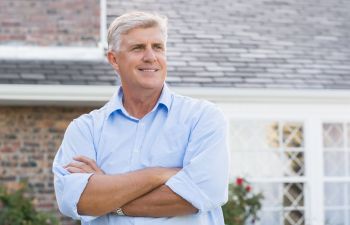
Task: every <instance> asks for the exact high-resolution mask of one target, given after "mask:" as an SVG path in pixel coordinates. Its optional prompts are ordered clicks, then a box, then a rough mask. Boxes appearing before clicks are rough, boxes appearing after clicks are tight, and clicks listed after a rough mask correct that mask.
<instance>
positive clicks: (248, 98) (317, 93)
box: [0, 84, 350, 106]
mask: <svg viewBox="0 0 350 225" xmlns="http://www.w3.org/2000/svg"><path fill="white" fill-rule="evenodd" d="M171 89H172V90H174V91H175V92H177V93H179V94H182V95H187V96H190V97H194V98H200V99H207V100H209V101H213V102H221V103H284V104H293V103H298V104H350V90H299V89H298V90H295V89H288V90H286V89H234V88H210V87H172V88H171ZM115 90H116V88H115V86H96V85H90V86H86V85H21V84H0V105H60V106H100V105H103V104H104V103H105V102H107V101H108V100H109V99H110V97H111V96H112V95H113V93H114V91H115Z"/></svg>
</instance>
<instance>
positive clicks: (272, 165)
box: [230, 119, 305, 225]
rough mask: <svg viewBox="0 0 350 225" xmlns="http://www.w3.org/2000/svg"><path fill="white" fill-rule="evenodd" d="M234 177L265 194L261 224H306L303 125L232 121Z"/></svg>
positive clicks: (300, 123) (296, 123)
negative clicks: (251, 184) (243, 179)
mask: <svg viewBox="0 0 350 225" xmlns="http://www.w3.org/2000/svg"><path fill="white" fill-rule="evenodd" d="M230 134H231V138H230V141H231V145H230V146H231V148H232V153H231V156H232V159H231V166H232V167H231V171H232V176H233V177H235V176H243V177H246V178H248V180H249V181H251V182H252V183H253V187H254V188H256V189H257V190H259V191H262V192H263V193H264V196H265V199H264V201H263V211H262V213H261V221H260V222H259V224H262V225H264V224H268V225H279V224H284V225H303V224H305V216H304V215H305V203H304V201H305V197H304V193H305V191H304V186H305V185H304V180H305V179H303V178H304V176H305V162H304V161H305V159H304V125H303V123H302V122H299V121H267V120H237V119H233V120H231V121H230Z"/></svg>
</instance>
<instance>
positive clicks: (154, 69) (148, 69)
mask: <svg viewBox="0 0 350 225" xmlns="http://www.w3.org/2000/svg"><path fill="white" fill-rule="evenodd" d="M138 70H139V71H142V72H157V71H158V70H159V69H157V68H138Z"/></svg>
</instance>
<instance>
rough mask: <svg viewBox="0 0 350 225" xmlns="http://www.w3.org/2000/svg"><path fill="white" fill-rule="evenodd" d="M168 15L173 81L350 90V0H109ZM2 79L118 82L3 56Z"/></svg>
mask: <svg viewBox="0 0 350 225" xmlns="http://www.w3.org/2000/svg"><path fill="white" fill-rule="evenodd" d="M107 10H108V21H109V22H110V21H111V20H112V19H114V18H115V16H118V15H120V14H122V13H124V12H126V11H131V10H146V11H156V12H159V13H161V14H165V15H167V16H168V18H169V40H168V67H169V70H168V83H169V84H170V85H172V86H189V87H191V86H207V87H235V88H288V89H290V88H298V89H299V88H301V89H350V14H349V11H350V1H347V0H321V1H314V0H304V1H295V0H251V1H238V0H236V1H232V0H217V1H209V0H192V1H182V0H179V1H167V0H157V1H155V0H148V1H144V0H133V1H112V0H109V1H108V6H107ZM0 83H38V84H48V83H49V84H53V83H56V84H86V85H94V84H106V85H114V84H115V73H114V72H113V70H112V68H111V67H110V66H109V65H108V64H107V63H106V62H91V61H89V62H65V61H56V62H53V61H19V62H14V61H0Z"/></svg>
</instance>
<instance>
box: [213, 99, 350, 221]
mask: <svg viewBox="0 0 350 225" xmlns="http://www.w3.org/2000/svg"><path fill="white" fill-rule="evenodd" d="M218 104H219V105H220V107H221V108H222V110H223V112H224V113H225V115H226V116H227V118H228V120H233V119H234V120H239V119H243V120H275V121H281V120H282V121H301V122H303V124H304V143H305V146H304V149H305V176H304V178H288V177H286V178H283V179H275V178H270V179H263V180H261V179H260V180H259V179H255V180H254V179H253V180H251V181H252V182H254V181H256V182H259V181H268V182H288V181H293V182H304V184H305V186H304V191H305V193H304V199H305V224H306V225H324V218H325V215H324V194H323V193H324V182H325V181H326V180H329V178H326V177H325V176H324V172H323V144H322V132H323V131H322V124H323V123H324V122H330V121H334V122H344V121H350V104H344V103H332V102H329V103H325V104H323V103H315V104H313V103H309V104H303V103H301V104H300V103H296V102H288V101H287V102H286V103H281V102H278V101H276V102H272V101H269V102H268V103H264V102H261V103H259V102H258V101H256V102H252V101H250V102H248V103H241V102H233V103H227V102H225V103H218ZM340 180H341V181H349V180H350V179H348V178H344V179H340Z"/></svg>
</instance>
